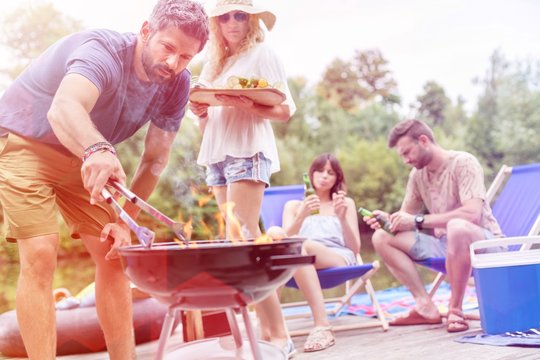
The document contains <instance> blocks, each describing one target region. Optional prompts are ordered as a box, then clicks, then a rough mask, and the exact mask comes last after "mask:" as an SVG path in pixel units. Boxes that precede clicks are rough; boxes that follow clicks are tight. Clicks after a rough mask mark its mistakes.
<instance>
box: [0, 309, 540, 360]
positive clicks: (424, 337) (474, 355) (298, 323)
mask: <svg viewBox="0 0 540 360" xmlns="http://www.w3.org/2000/svg"><path fill="white" fill-rule="evenodd" d="M358 321H367V319H365V318H363V317H359V316H345V317H340V318H339V319H337V320H335V321H334V323H337V324H350V323H353V322H358ZM287 324H288V326H289V329H290V330H295V329H298V328H300V327H304V326H309V325H310V320H298V319H296V320H290V321H288V323H287ZM469 324H470V325H471V329H470V330H469V331H468V332H465V333H458V334H449V333H448V332H446V328H445V325H444V324H442V325H418V326H404V327H390V329H389V330H388V331H386V332H383V331H382V328H368V329H361V330H350V331H341V332H338V333H336V344H335V345H334V346H333V347H331V348H329V349H327V350H324V351H320V352H314V353H304V352H302V345H303V342H304V340H305V336H300V337H295V338H294V339H293V340H294V343H295V345H296V348H297V349H298V352H297V354H296V356H295V357H294V359H296V360H308V359H309V360H348V359H351V360H352V359H362V360H370V359H372V360H391V359H396V360H398V359H399V360H408V359H410V360H423V359H437V360H466V359H474V360H516V359H517V360H539V359H540V349H539V348H527V347H508V346H489V345H476V344H462V343H458V342H456V341H454V339H456V338H459V337H461V336H462V335H463V334H467V333H474V332H477V331H479V330H480V322H479V321H470V323H469ZM240 326H241V328H243V325H242V324H240ZM180 334H181V332H180V330H179V329H177V330H176V332H175V334H173V336H172V337H171V339H170V341H169V349H170V350H171V351H172V350H174V349H177V348H178V346H179V345H181V340H180V339H181V335H180ZM156 346H157V342H152V343H148V344H143V345H139V346H138V347H137V359H138V360H154V357H153V354H154V352H155V349H156ZM0 358H1V356H0ZM58 359H59V360H76V359H77V360H107V359H108V356H107V353H96V354H87V355H72V356H63V357H59V358H58ZM167 360H168V358H167ZM201 360H203V359H201Z"/></svg>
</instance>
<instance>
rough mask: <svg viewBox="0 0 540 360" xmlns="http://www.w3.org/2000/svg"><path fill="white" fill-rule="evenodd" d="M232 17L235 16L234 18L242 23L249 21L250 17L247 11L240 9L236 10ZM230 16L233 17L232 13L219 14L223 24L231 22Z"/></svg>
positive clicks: (219, 19)
mask: <svg viewBox="0 0 540 360" xmlns="http://www.w3.org/2000/svg"><path fill="white" fill-rule="evenodd" d="M232 17H233V18H234V20H235V21H236V22H239V23H242V22H246V21H247V19H248V18H249V14H248V13H245V12H241V11H238V12H235V13H234V14H232ZM230 18H231V13H226V14H223V15H219V16H218V21H219V22H220V23H222V24H226V23H228V22H229V19H230Z"/></svg>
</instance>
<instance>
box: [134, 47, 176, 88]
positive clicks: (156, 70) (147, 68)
mask: <svg viewBox="0 0 540 360" xmlns="http://www.w3.org/2000/svg"><path fill="white" fill-rule="evenodd" d="M149 53H150V52H149V51H148V50H147V48H146V47H145V48H144V49H143V51H142V56H141V61H142V66H143V69H144V72H145V73H146V76H147V77H148V79H149V80H150V82H152V83H154V84H164V83H166V82H169V81H171V80H173V79H174V78H175V76H176V75H175V74H174V71H172V70H171V69H169V68H168V66H166V65H163V64H155V65H154V64H153V63H152V59H151V58H150V54H149ZM163 71H166V72H167V73H169V76H164V75H163V74H162V72H163Z"/></svg>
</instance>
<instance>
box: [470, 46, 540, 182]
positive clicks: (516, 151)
mask: <svg viewBox="0 0 540 360" xmlns="http://www.w3.org/2000/svg"><path fill="white" fill-rule="evenodd" d="M539 71H540V64H539V63H538V62H532V61H527V62H516V63H514V64H510V63H508V62H507V61H506V60H505V58H504V56H503V55H502V54H501V53H500V52H499V51H495V52H494V53H493V55H492V56H491V58H490V67H489V69H488V72H487V74H486V76H485V78H484V79H483V81H482V84H483V86H484V93H483V94H482V96H481V97H480V99H479V101H478V109H477V111H476V112H475V114H474V115H473V117H472V119H471V124H470V126H469V128H468V133H467V137H466V140H467V144H468V146H469V147H470V148H471V149H472V150H473V152H474V153H476V154H478V155H479V156H480V157H481V158H482V159H483V161H484V163H485V164H486V165H487V167H488V171H489V172H490V173H493V172H495V171H496V170H497V169H498V168H499V167H500V166H501V164H503V163H505V164H508V165H514V164H523V163H529V162H537V161H539V160H540V143H539V142H538V135H537V132H538V129H540V110H539V109H540V89H539V87H538V83H539V81H540V75H539Z"/></svg>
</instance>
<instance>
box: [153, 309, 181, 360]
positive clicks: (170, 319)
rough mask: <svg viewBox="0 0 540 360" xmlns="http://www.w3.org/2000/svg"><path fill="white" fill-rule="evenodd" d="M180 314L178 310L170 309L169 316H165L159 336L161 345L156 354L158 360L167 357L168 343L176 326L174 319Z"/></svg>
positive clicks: (159, 344)
mask: <svg viewBox="0 0 540 360" xmlns="http://www.w3.org/2000/svg"><path fill="white" fill-rule="evenodd" d="M177 313H178V309H177V308H175V307H169V310H168V311H167V314H166V315H165V320H164V321H163V326H162V327H161V334H159V343H158V349H157V352H156V357H155V359H156V360H161V359H163V357H164V356H165V349H166V348H167V341H168V340H169V337H170V336H171V332H172V328H173V325H174V319H175V318H176V315H177Z"/></svg>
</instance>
